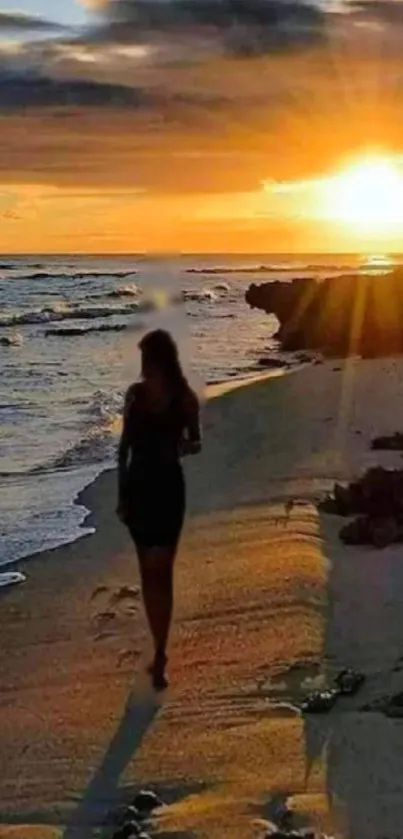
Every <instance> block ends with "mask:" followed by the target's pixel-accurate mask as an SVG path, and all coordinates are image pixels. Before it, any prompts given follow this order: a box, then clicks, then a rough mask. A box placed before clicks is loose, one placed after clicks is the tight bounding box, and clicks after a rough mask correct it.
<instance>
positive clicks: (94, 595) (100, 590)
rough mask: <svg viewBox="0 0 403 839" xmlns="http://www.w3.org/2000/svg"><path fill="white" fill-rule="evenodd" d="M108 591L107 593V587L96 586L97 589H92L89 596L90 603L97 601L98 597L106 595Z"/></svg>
mask: <svg viewBox="0 0 403 839" xmlns="http://www.w3.org/2000/svg"><path fill="white" fill-rule="evenodd" d="M108 591H109V589H108V586H98V588H96V589H94V591H93V592H92V594H91V597H90V600H91V603H92V602H93V601H94V600H97V599H98V597H100V596H101V594H107V593H108Z"/></svg>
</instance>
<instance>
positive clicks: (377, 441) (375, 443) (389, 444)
mask: <svg viewBox="0 0 403 839" xmlns="http://www.w3.org/2000/svg"><path fill="white" fill-rule="evenodd" d="M371 448H372V449H375V450H379V451H389V452H403V433H402V432H401V431H396V432H395V434H391V435H390V436H388V437H375V438H374V439H373V440H372V443H371Z"/></svg>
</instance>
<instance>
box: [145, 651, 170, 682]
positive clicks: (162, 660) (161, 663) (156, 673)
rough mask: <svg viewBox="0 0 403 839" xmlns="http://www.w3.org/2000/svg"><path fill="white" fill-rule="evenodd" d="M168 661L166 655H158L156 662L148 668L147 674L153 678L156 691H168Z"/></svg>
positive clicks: (156, 655)
mask: <svg viewBox="0 0 403 839" xmlns="http://www.w3.org/2000/svg"><path fill="white" fill-rule="evenodd" d="M167 664H168V659H167V656H166V654H165V653H156V654H155V658H154V661H152V662H151V664H149V666H148V667H147V673H149V675H150V676H151V679H152V683H153V687H154V690H157V691H162V690H166V689H167V687H168V685H169V682H168V679H167V676H166V673H165V671H166V667H167Z"/></svg>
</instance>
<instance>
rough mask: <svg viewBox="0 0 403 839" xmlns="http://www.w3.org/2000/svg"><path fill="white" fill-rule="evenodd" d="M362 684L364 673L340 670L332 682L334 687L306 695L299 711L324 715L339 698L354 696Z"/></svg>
mask: <svg viewBox="0 0 403 839" xmlns="http://www.w3.org/2000/svg"><path fill="white" fill-rule="evenodd" d="M364 682H365V676H364V673H360V672H358V671H355V670H352V669H351V668H347V669H346V670H341V672H340V673H338V674H337V676H336V678H335V680H334V684H335V687H332V688H328V689H326V690H321V691H319V690H318V691H314V692H313V693H310V694H308V696H306V697H305V699H304V700H303V702H302V704H301V711H302V712H303V713H305V714H326V713H328V712H329V711H331V710H332V708H333V706H334V705H335V703H336V701H337V699H338V698H339V697H340V696H355V694H356V693H357V691H359V689H360V688H361V687H362V685H363V684H364Z"/></svg>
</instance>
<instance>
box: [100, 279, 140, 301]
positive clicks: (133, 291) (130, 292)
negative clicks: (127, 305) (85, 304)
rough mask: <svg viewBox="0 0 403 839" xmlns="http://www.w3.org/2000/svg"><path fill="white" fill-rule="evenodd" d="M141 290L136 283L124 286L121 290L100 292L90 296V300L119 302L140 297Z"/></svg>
mask: <svg viewBox="0 0 403 839" xmlns="http://www.w3.org/2000/svg"><path fill="white" fill-rule="evenodd" d="M139 294H140V289H139V287H138V286H137V285H136V284H135V283H130V284H129V285H122V286H120V287H119V288H114V289H112V291H104V292H102V291H101V292H99V293H98V294H90V295H89V296H88V298H87V299H88V300H105V298H106V299H109V300H119V299H120V298H124V297H138V296H139Z"/></svg>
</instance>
